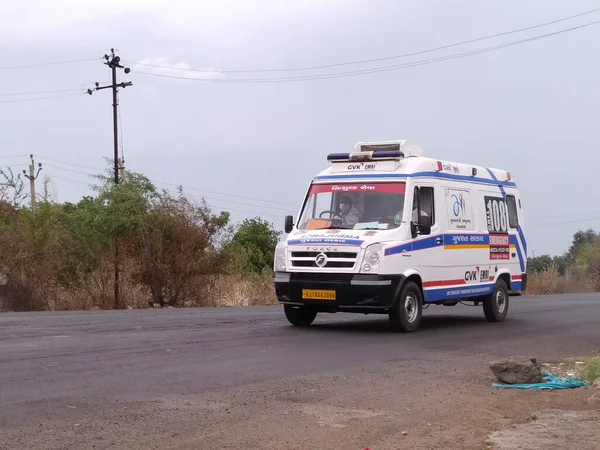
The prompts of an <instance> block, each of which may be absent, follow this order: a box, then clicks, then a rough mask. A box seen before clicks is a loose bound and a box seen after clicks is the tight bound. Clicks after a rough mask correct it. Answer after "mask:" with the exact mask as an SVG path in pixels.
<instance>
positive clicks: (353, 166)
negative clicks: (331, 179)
mask: <svg viewBox="0 0 600 450" xmlns="http://www.w3.org/2000/svg"><path fill="white" fill-rule="evenodd" d="M375 167H376V164H375V163H368V164H365V163H364V162H361V163H356V164H348V170H374V169H375Z"/></svg>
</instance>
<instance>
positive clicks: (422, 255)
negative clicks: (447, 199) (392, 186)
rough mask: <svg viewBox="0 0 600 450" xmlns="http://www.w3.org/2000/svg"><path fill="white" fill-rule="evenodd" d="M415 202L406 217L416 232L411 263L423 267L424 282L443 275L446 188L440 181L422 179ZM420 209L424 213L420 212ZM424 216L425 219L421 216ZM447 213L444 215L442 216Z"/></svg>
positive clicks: (413, 234)
mask: <svg viewBox="0 0 600 450" xmlns="http://www.w3.org/2000/svg"><path fill="white" fill-rule="evenodd" d="M413 186H414V187H413V190H412V202H410V203H408V204H409V205H411V208H410V210H409V211H405V218H407V221H408V222H409V223H410V231H411V233H412V252H411V266H412V267H414V268H415V269H416V270H418V271H419V273H420V274H421V278H422V280H423V282H424V283H427V282H429V281H431V280H435V279H436V277H439V276H440V272H441V270H440V269H443V267H440V263H441V262H442V260H441V259H440V256H441V255H442V252H443V249H444V245H443V243H444V242H443V237H442V230H443V229H444V228H445V226H444V225H443V220H440V218H439V217H440V213H439V205H440V204H441V205H442V206H443V198H442V190H441V188H440V187H439V185H437V184H435V183H432V182H426V181H418V182H415V183H414V185H413ZM418 211H420V214H419V213H418ZM419 216H421V220H418V219H419ZM442 217H443V216H442Z"/></svg>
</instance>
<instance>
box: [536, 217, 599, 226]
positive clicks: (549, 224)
mask: <svg viewBox="0 0 600 450" xmlns="http://www.w3.org/2000/svg"><path fill="white" fill-rule="evenodd" d="M594 220H600V216H596V217H590V218H588V219H577V220H565V221H563V222H549V223H542V224H539V225H536V226H537V227H545V226H551V225H564V224H568V223H580V222H592V221H594Z"/></svg>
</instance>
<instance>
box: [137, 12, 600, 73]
mask: <svg viewBox="0 0 600 450" xmlns="http://www.w3.org/2000/svg"><path fill="white" fill-rule="evenodd" d="M598 11H600V8H596V9H592V10H590V11H585V12H582V13H579V14H575V15H572V16H568V17H563V18H560V19H557V20H552V21H550V22H544V23H541V24H538V25H533V26H529V27H525V28H519V29H516V30H511V31H505V32H502V33H496V34H492V35H488V36H483V37H478V38H474V39H469V40H466V41H461V42H455V43H453V44H448V45H442V46H440V47H435V48H429V49H426V50H420V51H417V52H412V53H404V54H400V55H394V56H385V57H382V58H372V59H362V60H355V61H345V62H339V63H333V64H324V65H318V66H308V67H293V68H287V69H286V68H269V69H248V70H217V69H193V68H183V67H174V66H164V65H157V64H146V63H134V62H131V61H129V63H130V64H137V65H138V66H145V67H155V68H161V69H173V70H183V71H190V72H204V73H211V72H219V73H264V72H300V71H309V70H317V69H328V68H332V67H341V66H350V65H357V64H367V63H374V62H382V61H390V60H393V59H400V58H407V57H409V56H418V55H423V54H426V53H432V52H436V51H439V50H445V49H448V48H452V47H458V46H460V45H465V44H472V43H474V42H479V41H484V40H488V39H493V38H497V37H500V36H507V35H510V34H515V33H521V32H523V31H529V30H533V29H536V28H541V27H546V26H548V25H554V24H556V23H559V22H564V21H567V20H571V19H575V18H577V17H582V16H585V15H589V14H593V13H595V12H598Z"/></svg>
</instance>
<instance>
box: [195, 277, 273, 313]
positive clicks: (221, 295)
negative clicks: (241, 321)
mask: <svg viewBox="0 0 600 450" xmlns="http://www.w3.org/2000/svg"><path fill="white" fill-rule="evenodd" d="M195 284H196V287H195V289H194V288H192V289H190V293H189V294H188V295H189V297H188V298H187V300H186V301H185V302H184V306H188V307H191V306H270V305H276V304H277V298H276V297H275V286H274V284H273V274H272V273H270V272H265V273H264V274H261V275H246V276H241V275H216V276H211V277H203V278H202V279H199V280H197V281H196V283H195ZM190 294H191V295H190Z"/></svg>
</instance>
